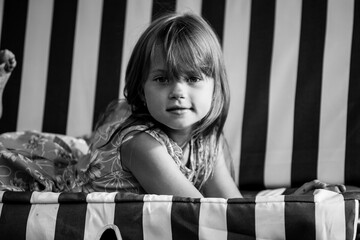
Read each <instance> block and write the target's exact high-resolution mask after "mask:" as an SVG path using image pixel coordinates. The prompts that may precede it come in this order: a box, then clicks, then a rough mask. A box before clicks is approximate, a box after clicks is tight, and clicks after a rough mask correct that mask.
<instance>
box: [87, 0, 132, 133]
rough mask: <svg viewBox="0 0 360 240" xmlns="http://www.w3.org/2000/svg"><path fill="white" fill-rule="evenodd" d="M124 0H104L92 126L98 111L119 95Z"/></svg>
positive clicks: (102, 109)
mask: <svg viewBox="0 0 360 240" xmlns="http://www.w3.org/2000/svg"><path fill="white" fill-rule="evenodd" d="M126 4H127V1H126V0H121V1H118V0H107V1H104V5H103V12H102V24H101V34H100V35H101V39H100V50H99V60H98V64H99V65H98V72H97V81H96V88H95V90H96V93H95V109H94V116H93V126H94V125H95V123H96V121H97V120H98V117H99V115H100V113H102V112H103V111H104V109H105V108H106V106H107V105H108V104H109V102H111V101H112V100H114V99H117V98H118V97H119V87H120V72H121V69H120V67H121V57H122V48H123V35H124V26H125V23H124V22H125V11H126Z"/></svg>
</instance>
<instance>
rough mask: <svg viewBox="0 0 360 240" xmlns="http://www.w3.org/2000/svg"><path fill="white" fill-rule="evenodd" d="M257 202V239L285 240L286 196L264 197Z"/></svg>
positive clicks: (257, 199)
mask: <svg viewBox="0 0 360 240" xmlns="http://www.w3.org/2000/svg"><path fill="white" fill-rule="evenodd" d="M255 201H256V205H255V230H256V238H259V239H285V216H284V212H285V211H284V209H285V203H284V196H283V195H282V196H270V197H266V196H262V197H257V198H256V200H255Z"/></svg>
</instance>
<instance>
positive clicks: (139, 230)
mask: <svg viewBox="0 0 360 240" xmlns="http://www.w3.org/2000/svg"><path fill="white" fill-rule="evenodd" d="M115 200H116V206H115V218H114V224H115V225H116V226H118V227H119V229H120V232H121V236H122V238H123V239H134V240H142V239H144V237H143V225H142V212H143V205H144V202H143V196H142V195H136V194H134V195H133V194H130V196H127V195H125V194H121V193H118V195H117V196H116V198H115ZM127 226H131V228H130V227H127Z"/></svg>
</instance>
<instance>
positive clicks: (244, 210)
mask: <svg viewBox="0 0 360 240" xmlns="http://www.w3.org/2000/svg"><path fill="white" fill-rule="evenodd" d="M226 216H227V217H226V219H227V225H228V226H227V229H228V238H227V239H228V240H237V239H243V240H253V239H255V201H254V198H246V199H229V200H228V206H227V211H226Z"/></svg>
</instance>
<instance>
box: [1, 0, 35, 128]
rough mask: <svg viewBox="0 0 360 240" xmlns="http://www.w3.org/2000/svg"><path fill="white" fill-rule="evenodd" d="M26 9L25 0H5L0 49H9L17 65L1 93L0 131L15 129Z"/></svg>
mask: <svg viewBox="0 0 360 240" xmlns="http://www.w3.org/2000/svg"><path fill="white" fill-rule="evenodd" d="M27 11H28V1H27V0H18V1H11V0H5V3H4V10H3V19H2V24H3V25H2V29H1V45H0V49H9V50H11V51H12V52H13V53H14V54H15V56H16V59H17V67H16V70H15V71H13V73H12V75H11V79H10V80H9V81H8V83H7V84H6V88H5V91H4V94H3V115H2V118H1V119H0V133H2V132H11V131H15V130H16V122H17V118H18V107H19V94H20V85H21V72H22V59H23V54H24V41H25V27H26V19H27ZM14 19H16V21H14Z"/></svg>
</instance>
